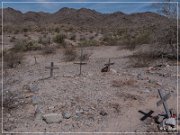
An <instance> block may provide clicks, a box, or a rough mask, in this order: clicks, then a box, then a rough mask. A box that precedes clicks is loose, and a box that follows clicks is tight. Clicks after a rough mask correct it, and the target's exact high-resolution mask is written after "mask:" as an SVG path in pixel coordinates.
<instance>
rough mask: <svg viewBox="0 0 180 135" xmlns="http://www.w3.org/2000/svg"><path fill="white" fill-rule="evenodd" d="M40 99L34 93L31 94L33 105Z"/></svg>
mask: <svg viewBox="0 0 180 135" xmlns="http://www.w3.org/2000/svg"><path fill="white" fill-rule="evenodd" d="M40 102H41V101H40V98H39V97H38V96H36V95H34V96H32V103H33V105H37V104H39V103H40Z"/></svg>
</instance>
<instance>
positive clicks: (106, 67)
mask: <svg viewBox="0 0 180 135" xmlns="http://www.w3.org/2000/svg"><path fill="white" fill-rule="evenodd" d="M111 65H114V63H111V60H110V59H109V62H108V63H106V64H104V66H105V67H104V68H102V69H101V72H109V71H110V66H111Z"/></svg>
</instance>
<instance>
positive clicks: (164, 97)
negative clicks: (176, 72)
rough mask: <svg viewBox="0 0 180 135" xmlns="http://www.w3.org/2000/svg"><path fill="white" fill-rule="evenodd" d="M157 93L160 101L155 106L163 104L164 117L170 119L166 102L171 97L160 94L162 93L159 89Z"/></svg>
mask: <svg viewBox="0 0 180 135" xmlns="http://www.w3.org/2000/svg"><path fill="white" fill-rule="evenodd" d="M158 93H159V96H160V98H161V100H159V101H158V102H157V106H160V105H161V104H163V106H164V110H165V112H166V115H167V118H170V117H171V114H170V111H169V109H168V105H167V103H166V101H167V100H168V99H169V98H170V97H171V95H170V93H168V94H166V95H164V94H163V93H162V91H161V90H159V89H158Z"/></svg>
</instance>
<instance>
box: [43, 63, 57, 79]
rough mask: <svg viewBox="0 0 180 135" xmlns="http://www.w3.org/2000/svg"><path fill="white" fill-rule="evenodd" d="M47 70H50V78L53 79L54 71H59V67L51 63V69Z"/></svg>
mask: <svg viewBox="0 0 180 135" xmlns="http://www.w3.org/2000/svg"><path fill="white" fill-rule="evenodd" d="M46 68H47V69H50V77H53V70H54V69H59V68H58V67H54V62H51V66H50V67H46Z"/></svg>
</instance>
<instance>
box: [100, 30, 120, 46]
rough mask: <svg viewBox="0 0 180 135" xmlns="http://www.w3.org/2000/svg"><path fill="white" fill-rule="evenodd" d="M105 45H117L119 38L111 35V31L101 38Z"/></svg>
mask: <svg viewBox="0 0 180 135" xmlns="http://www.w3.org/2000/svg"><path fill="white" fill-rule="evenodd" d="M102 41H103V42H104V44H105V45H110V46H114V45H119V39H117V38H116V37H115V36H113V35H112V33H108V34H105V35H104V36H103V38H102Z"/></svg>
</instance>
